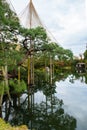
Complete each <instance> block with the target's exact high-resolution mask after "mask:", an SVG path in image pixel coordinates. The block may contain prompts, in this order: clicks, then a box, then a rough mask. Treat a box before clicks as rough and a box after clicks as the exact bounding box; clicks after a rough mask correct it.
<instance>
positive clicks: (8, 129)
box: [0, 118, 28, 130]
mask: <svg viewBox="0 0 87 130" xmlns="http://www.w3.org/2000/svg"><path fill="white" fill-rule="evenodd" d="M0 130H28V128H27V126H25V125H21V126H18V127H12V126H11V125H10V124H9V123H6V122H5V121H4V120H3V119H2V118H0Z"/></svg>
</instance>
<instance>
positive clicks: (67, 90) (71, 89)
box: [55, 76, 87, 130]
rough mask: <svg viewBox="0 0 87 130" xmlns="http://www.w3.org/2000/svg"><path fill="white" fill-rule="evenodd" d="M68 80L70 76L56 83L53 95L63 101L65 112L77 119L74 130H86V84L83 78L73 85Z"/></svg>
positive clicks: (75, 81)
mask: <svg viewBox="0 0 87 130" xmlns="http://www.w3.org/2000/svg"><path fill="white" fill-rule="evenodd" d="M70 78H71V76H69V77H68V78H67V79H65V80H64V81H58V82H56V85H57V88H56V91H57V93H56V94H55V95H56V96H57V97H58V98H59V99H62V100H63V102H64V109H65V112H67V113H68V114H71V115H72V116H74V117H75V118H76V119H77V129H76V130H87V123H86V122H87V84H85V82H84V80H85V79H84V77H80V78H79V79H77V80H74V81H73V83H71V82H70ZM73 78H74V77H73ZM82 78H83V80H82Z"/></svg>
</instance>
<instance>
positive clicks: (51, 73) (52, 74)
mask: <svg viewBox="0 0 87 130" xmlns="http://www.w3.org/2000/svg"><path fill="white" fill-rule="evenodd" d="M52 75H53V74H52V57H51V56H50V84H52Z"/></svg>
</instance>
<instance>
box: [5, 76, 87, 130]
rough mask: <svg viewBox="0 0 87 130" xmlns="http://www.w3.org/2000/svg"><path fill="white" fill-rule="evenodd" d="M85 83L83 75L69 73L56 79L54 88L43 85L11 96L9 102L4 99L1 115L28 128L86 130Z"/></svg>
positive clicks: (86, 81)
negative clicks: (28, 92) (17, 95)
mask: <svg viewBox="0 0 87 130" xmlns="http://www.w3.org/2000/svg"><path fill="white" fill-rule="evenodd" d="M86 83H87V77H86V74H85V75H78V76H76V75H73V74H70V75H68V76H66V77H65V78H61V79H60V80H59V79H58V80H56V82H55V85H54V87H53V86H50V85H49V84H43V85H42V86H41V87H40V88H36V89H35V90H34V89H33V90H31V94H30V95H28V94H27V93H25V94H23V95H21V96H20V98H16V97H15V98H14V97H13V101H12V103H11V104H9V103H8V101H4V103H3V107H2V117H3V118H4V119H5V120H6V121H9V122H10V123H11V124H12V125H21V124H26V125H27V126H28V127H29V129H31V130H33V129H35V130H87V84H86ZM19 100H20V104H19V105H18V101H19Z"/></svg>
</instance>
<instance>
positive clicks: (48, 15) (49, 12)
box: [10, 0, 87, 56]
mask: <svg viewBox="0 0 87 130" xmlns="http://www.w3.org/2000/svg"><path fill="white" fill-rule="evenodd" d="M10 1H11V2H12V4H13V6H14V8H15V10H16V12H17V13H18V14H19V13H20V12H21V11H22V10H23V9H24V8H25V7H26V5H27V4H28V3H29V0H10ZM32 1H33V4H34V6H35V8H36V10H37V12H38V15H39V17H40V18H41V21H42V22H43V24H45V25H46V27H47V28H48V30H49V31H50V32H51V33H52V34H53V36H54V37H55V38H56V39H57V41H58V42H59V44H60V45H61V46H63V47H64V48H67V49H71V50H72V51H73V53H74V55H76V56H79V54H83V53H84V51H85V49H86V43H87V0H32Z"/></svg>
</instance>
